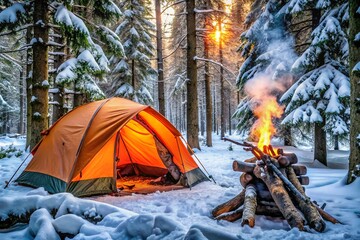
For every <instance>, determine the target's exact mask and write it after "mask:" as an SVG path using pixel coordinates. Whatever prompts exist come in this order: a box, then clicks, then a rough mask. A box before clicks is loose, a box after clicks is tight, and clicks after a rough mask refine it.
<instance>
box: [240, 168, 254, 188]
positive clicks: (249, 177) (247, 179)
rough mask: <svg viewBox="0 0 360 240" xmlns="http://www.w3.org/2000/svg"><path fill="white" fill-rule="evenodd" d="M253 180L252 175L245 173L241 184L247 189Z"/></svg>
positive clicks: (241, 176)
mask: <svg viewBox="0 0 360 240" xmlns="http://www.w3.org/2000/svg"><path fill="white" fill-rule="evenodd" d="M253 179H254V177H253V175H252V174H250V173H245V172H244V173H242V174H241V175H240V184H241V186H243V187H244V188H245V187H246V186H247V185H248V184H249V183H250V182H251V181H252V180H253Z"/></svg>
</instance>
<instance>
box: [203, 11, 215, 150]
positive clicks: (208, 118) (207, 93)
mask: <svg viewBox="0 0 360 240" xmlns="http://www.w3.org/2000/svg"><path fill="white" fill-rule="evenodd" d="M209 24H210V23H209V20H208V17H206V20H205V27H206V26H208V25H209ZM204 58H206V59H208V58H209V39H208V36H207V35H206V36H205V37H204ZM204 64H205V66H204V79H205V104H206V146H208V147H212V128H213V126H212V125H213V116H212V114H213V113H212V107H213V106H212V97H211V80H210V68H209V62H208V61H206V62H205V63H204Z"/></svg>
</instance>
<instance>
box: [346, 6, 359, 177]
mask: <svg viewBox="0 0 360 240" xmlns="http://www.w3.org/2000/svg"><path fill="white" fill-rule="evenodd" d="M359 7H360V3H359V1H354V0H350V1H349V8H350V26H349V28H350V34H349V46H350V49H349V65H350V84H351V94H350V122H351V125H350V158H349V172H348V177H347V183H352V182H353V181H354V180H355V178H356V177H359V176H360V72H357V73H356V72H354V71H353V69H354V66H355V65H356V64H360V63H359V62H360V42H359V41H358V42H355V41H354V39H355V35H356V34H358V33H359V32H360V14H358V13H356V11H357V10H358V9H359Z"/></svg>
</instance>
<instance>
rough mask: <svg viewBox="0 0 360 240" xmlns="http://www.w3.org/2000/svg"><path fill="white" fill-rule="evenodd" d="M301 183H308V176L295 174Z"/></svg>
mask: <svg viewBox="0 0 360 240" xmlns="http://www.w3.org/2000/svg"><path fill="white" fill-rule="evenodd" d="M296 177H297V179H298V180H299V182H300V184H301V185H309V183H310V179H309V177H308V176H296Z"/></svg>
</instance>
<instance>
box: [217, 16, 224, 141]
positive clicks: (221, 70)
mask: <svg viewBox="0 0 360 240" xmlns="http://www.w3.org/2000/svg"><path fill="white" fill-rule="evenodd" d="M218 25H219V32H220V37H219V58H220V64H221V65H222V64H223V60H224V57H223V47H222V26H221V25H222V20H221V17H219V18H218ZM220 100H221V104H220V112H221V113H220V115H221V116H220V138H221V139H222V138H223V137H225V130H226V127H225V124H226V123H225V121H226V120H225V119H226V115H225V106H226V101H225V88H224V68H223V67H220Z"/></svg>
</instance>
